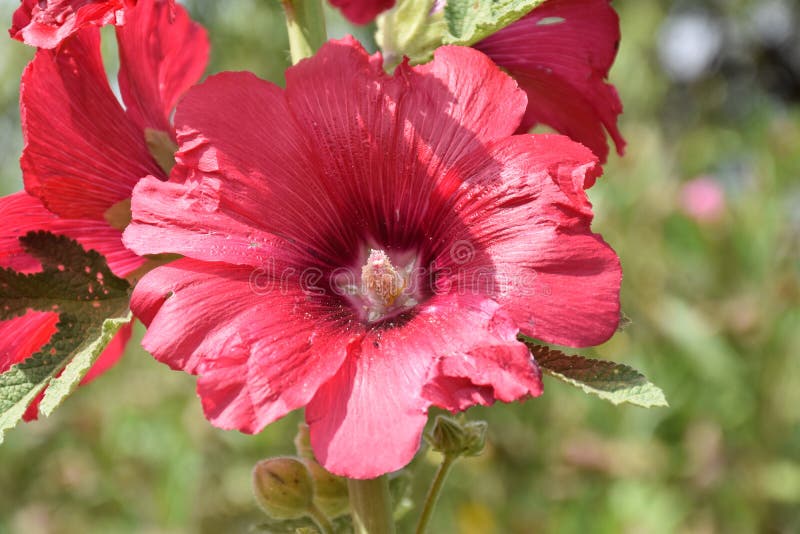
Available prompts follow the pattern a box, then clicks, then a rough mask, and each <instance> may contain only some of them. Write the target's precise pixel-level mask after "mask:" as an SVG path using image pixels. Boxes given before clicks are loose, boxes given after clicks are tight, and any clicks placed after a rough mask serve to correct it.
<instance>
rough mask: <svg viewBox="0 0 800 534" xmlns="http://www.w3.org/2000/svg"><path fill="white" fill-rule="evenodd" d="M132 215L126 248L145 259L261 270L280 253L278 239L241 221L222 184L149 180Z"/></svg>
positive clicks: (138, 192) (135, 195)
mask: <svg viewBox="0 0 800 534" xmlns="http://www.w3.org/2000/svg"><path fill="white" fill-rule="evenodd" d="M131 211H132V214H133V219H132V221H131V224H129V225H128V227H127V228H126V229H125V236H124V242H125V244H126V246H128V247H129V248H130V249H131V250H133V251H135V252H137V253H138V254H141V255H145V254H160V253H165V252H168V253H174V254H181V255H184V256H189V257H191V258H195V259H200V260H206V261H222V262H226V263H230V264H234V265H250V266H251V267H260V266H262V265H264V264H265V263H266V262H267V261H268V260H269V259H273V260H275V259H276V255H277V254H279V253H280V252H279V250H276V249H274V248H273V242H275V241H276V240H277V238H275V237H274V236H272V235H270V234H267V233H265V232H263V231H261V230H259V229H258V228H254V227H253V223H250V222H249V221H247V220H244V221H240V220H239V218H237V216H236V211H237V207H236V206H235V204H233V203H230V204H227V205H226V203H225V199H223V198H222V192H221V191H220V180H218V179H216V178H203V179H202V180H200V181H198V182H195V181H186V182H185V183H175V182H162V181H161V180H158V179H156V178H153V177H152V176H148V177H147V178H144V179H143V180H141V181H140V182H139V183H138V184H137V186H136V188H135V189H134V192H133V198H132V202H131Z"/></svg>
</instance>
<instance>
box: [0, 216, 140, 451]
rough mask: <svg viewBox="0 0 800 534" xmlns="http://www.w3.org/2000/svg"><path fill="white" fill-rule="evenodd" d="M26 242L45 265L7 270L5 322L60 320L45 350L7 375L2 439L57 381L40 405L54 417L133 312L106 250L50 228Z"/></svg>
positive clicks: (2, 305) (0, 284)
mask: <svg viewBox="0 0 800 534" xmlns="http://www.w3.org/2000/svg"><path fill="white" fill-rule="evenodd" d="M20 241H21V242H22V244H23V246H24V247H25V249H26V251H27V252H28V253H29V254H31V255H33V256H35V257H36V258H38V259H39V261H40V262H41V263H42V271H41V272H39V273H34V274H27V275H26V274H22V273H18V272H16V271H13V270H11V269H0V320H6V319H12V318H14V317H17V316H20V315H23V314H25V313H26V312H27V311H29V310H38V311H51V312H56V313H58V314H59V321H58V324H57V325H56V332H55V333H54V334H53V336H52V337H51V339H50V340H49V341H48V343H47V344H45V346H44V347H42V349H41V350H39V351H38V352H36V353H35V354H33V355H31V356H30V357H29V358H27V359H26V360H25V361H23V362H21V363H18V364H16V365H13V366H12V367H11V368H10V369H9V370H8V371H7V372H5V373H3V374H2V375H0V443H2V441H3V435H4V433H5V431H6V430H8V429H9V428H12V427H13V426H15V425H16V424H17V423H18V422H19V421H20V419H21V418H22V415H23V414H24V413H25V410H26V408H27V406H28V405H29V404H30V403H31V401H33V399H35V398H36V396H37V395H38V394H39V393H40V392H41V391H42V390H43V389H44V388H48V386H51V387H49V388H48V389H47V391H46V392H45V396H44V399H43V400H42V403H41V405H40V410H41V411H42V413H44V414H45V415H49V414H50V413H51V412H52V410H53V409H54V408H55V407H56V406H57V405H58V404H60V403H61V401H63V399H64V398H65V397H66V396H67V395H68V394H69V393H70V392H72V391H73V390H74V389H75V388H76V387H77V385H78V383H79V382H80V380H81V379H82V378H83V376H84V375H85V374H86V372H87V371H88V370H89V368H90V367H91V366H92V364H93V363H94V362H95V361H96V359H97V357H98V356H99V355H100V353H101V352H102V351H103V349H104V348H105V346H106V345H107V344H108V342H109V341H110V340H111V338H113V336H114V334H116V332H117V331H118V330H119V329H120V328H121V327H122V325H124V324H126V323H127V322H129V321H130V317H131V316H130V312H129V311H128V304H129V291H130V286H129V284H128V283H127V282H126V281H125V280H123V279H121V278H117V277H116V276H115V275H114V274H113V273H112V272H111V270H110V269H109V268H108V265H107V264H106V261H105V259H104V258H103V257H102V256H101V255H100V254H98V253H97V252H95V251H93V250H90V251H88V252H87V251H85V250H84V249H83V248H82V247H81V246H80V245H79V244H78V243H76V242H75V241H73V240H71V239H69V238H67V237H64V236H56V235H53V234H51V233H49V232H30V233H28V234H27V235H25V236H24V237H22V238H20ZM62 371H63V372H62ZM59 373H61V374H60V376H59Z"/></svg>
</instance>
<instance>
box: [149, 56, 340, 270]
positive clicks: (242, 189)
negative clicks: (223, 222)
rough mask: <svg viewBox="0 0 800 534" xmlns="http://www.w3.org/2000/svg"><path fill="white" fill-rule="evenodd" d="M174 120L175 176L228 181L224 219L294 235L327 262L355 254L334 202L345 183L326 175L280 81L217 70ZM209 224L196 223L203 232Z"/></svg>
mask: <svg viewBox="0 0 800 534" xmlns="http://www.w3.org/2000/svg"><path fill="white" fill-rule="evenodd" d="M175 125H176V129H177V131H178V142H179V144H180V148H179V150H178V153H177V154H176V158H177V160H178V163H179V166H177V167H176V169H175V170H174V171H173V175H175V174H176V173H178V174H184V175H186V176H187V177H188V178H186V179H185V183H186V185H185V187H186V188H187V189H190V188H192V187H194V186H193V185H191V184H192V183H198V182H203V181H205V182H206V183H209V184H210V183H213V182H214V181H217V182H218V181H220V180H221V181H223V182H224V187H222V188H221V189H220V190H219V191H220V193H219V200H218V202H217V209H218V211H219V213H220V216H221V217H226V218H227V219H230V220H236V221H238V222H239V223H238V224H239V226H241V225H245V226H249V227H252V228H257V229H258V230H259V231H260V232H262V233H271V234H273V235H275V236H280V237H287V236H288V237H290V238H291V239H290V240H289V241H290V242H291V243H293V245H290V247H294V248H295V249H296V250H297V251H299V252H301V253H304V254H309V253H313V255H314V256H315V257H317V258H319V259H320V261H322V262H327V263H328V264H336V262H337V261H339V260H340V259H341V258H342V257H345V256H347V255H348V254H351V252H350V249H352V247H353V246H354V244H353V241H354V240H353V234H352V233H350V234H348V233H344V234H343V235H339V234H337V230H340V229H342V228H346V226H347V225H346V224H344V223H343V220H344V219H343V215H342V213H346V207H340V206H337V204H336V202H337V199H336V195H335V190H336V189H337V188H338V187H339V184H337V183H335V182H333V181H331V180H329V179H326V178H325V177H324V175H323V174H322V169H321V166H320V165H319V162H318V160H317V156H316V155H315V154H314V153H313V150H312V147H311V146H310V145H309V141H308V140H307V136H306V134H305V133H303V132H302V131H301V130H300V129H299V127H298V125H297V123H296V121H295V120H294V118H293V117H292V114H291V112H290V111H289V109H288V107H287V105H286V100H285V98H284V95H283V91H282V90H281V89H280V88H279V87H277V86H276V85H274V84H272V83H269V82H266V81H263V80H260V79H258V78H256V77H255V76H253V75H252V74H249V73H234V72H228V73H222V74H218V75H216V76H211V77H209V78H208V79H207V80H206V81H205V82H204V83H203V84H201V85H199V86H196V87H194V88H192V89H191V90H190V91H189V92H188V94H187V95H186V97H185V98H184V99H183V100H182V101H181V103H180V104H179V106H178V111H177V113H176V115H175ZM278 125H280V126H279V127H278ZM209 180H211V181H209ZM136 217H137V215H136V213H134V218H136ZM212 229H213V228H212ZM206 230H208V229H207V228H205V227H204V225H203V224H202V223H199V224H198V225H197V233H203V232H206ZM168 231H170V227H169V225H167V226H166V227H165V228H164V232H168ZM320 234H327V235H329V239H327V240H326V239H319V237H318V236H319V235H320ZM235 263H236V262H235Z"/></svg>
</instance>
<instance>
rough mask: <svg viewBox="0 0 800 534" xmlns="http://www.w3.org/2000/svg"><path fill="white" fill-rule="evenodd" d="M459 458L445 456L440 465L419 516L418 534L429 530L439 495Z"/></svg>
mask: <svg viewBox="0 0 800 534" xmlns="http://www.w3.org/2000/svg"><path fill="white" fill-rule="evenodd" d="M457 458H458V456H451V455H449V454H445V455H444V460H442V463H441V464H440V465H439V469H438V470H437V471H436V476H435V477H434V478H433V483H432V484H431V487H430V489H428V495H427V496H426V497H425V506H424V507H423V508H422V514H420V516H419V522H418V523H417V530H416V534H424V533H425V530H426V529H427V528H428V523H429V522H430V520H431V516H432V515H433V509H434V508H436V502H437V501H438V500H439V494H441V493H442V487H444V481H445V479H446V478H447V474H448V473H449V472H450V468H451V467H453V464H454V463H455V462H456V459H457Z"/></svg>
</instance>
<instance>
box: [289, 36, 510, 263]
mask: <svg viewBox="0 0 800 534" xmlns="http://www.w3.org/2000/svg"><path fill="white" fill-rule="evenodd" d="M374 59H375V58H370V56H369V55H367V53H366V52H365V51H364V49H363V48H362V47H361V45H360V44H358V42H357V41H355V40H354V39H353V38H351V37H350V38H345V39H343V40H341V41H331V42H328V43H327V44H326V45H324V46H323V47H322V48H321V49H320V50H319V52H318V53H317V54H316V55H315V56H314V57H312V58H309V59H307V60H305V61H302V62H300V63H298V64H297V65H295V66H294V67H291V68H290V69H289V70H287V72H286V98H287V100H288V102H289V107H290V108H291V110H292V112H293V115H294V117H295V118H296V119H297V122H298V123H299V125H300V129H301V131H303V132H307V134H308V142H309V143H310V144H311V147H310V150H311V152H312V153H313V154H314V155H316V156H317V157H318V158H319V163H318V165H319V166H321V168H322V169H323V174H324V176H325V177H326V178H327V182H328V183H330V184H333V185H334V186H335V188H332V189H331V190H330V191H329V195H330V196H331V198H332V203H333V204H334V205H336V206H337V209H338V211H339V212H340V213H342V214H343V216H346V219H345V220H348V221H349V222H351V224H350V225H349V226H352V227H362V228H364V227H366V228H369V229H370V231H371V232H375V233H376V234H378V235H373V236H371V237H372V238H374V239H375V240H376V241H379V242H381V241H383V242H386V241H391V242H392V243H393V245H394V246H396V247H398V248H400V249H402V248H404V247H411V246H413V245H414V244H415V243H417V242H418V241H419V235H416V234H413V232H412V233H407V232H408V231H409V230H413V229H414V228H415V226H414V225H409V224H408V221H416V220H419V219H420V217H421V216H423V215H424V211H425V210H426V202H425V201H424V199H426V198H427V196H428V194H430V192H432V190H433V188H434V187H435V185H436V177H437V176H439V175H441V174H443V173H444V172H445V171H446V170H447V169H448V168H450V167H451V166H452V165H453V164H454V163H455V162H457V161H458V159H459V158H461V157H463V156H464V155H465V154H468V153H470V152H471V151H473V150H475V149H477V148H478V147H480V146H482V145H483V144H485V143H488V142H491V141H492V140H494V139H498V138H501V137H504V136H507V135H510V134H511V133H512V132H513V131H514V130H515V129H516V127H517V125H518V120H519V119H520V117H521V114H522V113H523V110H524V106H525V96H524V93H523V92H522V91H520V90H519V89H518V88H517V87H516V84H515V83H514V82H513V80H511V79H510V78H509V77H508V76H507V75H506V74H504V73H502V72H501V71H500V70H499V69H498V68H497V67H496V66H495V65H493V64H492V63H491V61H489V60H488V58H486V56H484V55H483V54H480V53H478V52H476V51H474V50H471V49H469V48H464V47H442V48H440V49H438V50H437V51H436V56H435V59H434V60H433V61H432V62H431V63H429V64H426V65H422V66H418V67H409V66H408V65H401V66H400V67H399V68H398V69H397V71H396V73H395V75H394V76H389V75H387V74H385V73H384V72H383V69H382V67H381V64H380V61H377V62H376V61H374ZM420 199H423V200H422V201H420ZM340 231H341V230H340ZM352 241H353V239H352V238H350V237H347V236H346V235H345V236H343V238H342V242H343V244H342V245H341V246H346V244H347V243H352Z"/></svg>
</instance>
